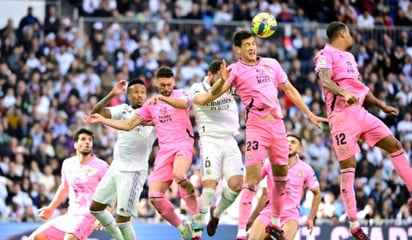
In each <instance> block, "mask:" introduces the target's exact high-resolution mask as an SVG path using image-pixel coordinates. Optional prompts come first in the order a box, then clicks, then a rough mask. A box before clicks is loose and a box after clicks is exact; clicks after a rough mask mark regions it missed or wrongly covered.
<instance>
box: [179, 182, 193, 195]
mask: <svg viewBox="0 0 412 240" xmlns="http://www.w3.org/2000/svg"><path fill="white" fill-rule="evenodd" d="M176 182H177V184H179V186H180V188H182V189H183V190H184V191H185V194H187V195H188V196H192V195H194V194H195V188H194V186H193V184H192V183H191V182H190V180H189V179H187V178H185V179H182V180H180V181H177V180H176ZM182 189H181V190H182Z"/></svg>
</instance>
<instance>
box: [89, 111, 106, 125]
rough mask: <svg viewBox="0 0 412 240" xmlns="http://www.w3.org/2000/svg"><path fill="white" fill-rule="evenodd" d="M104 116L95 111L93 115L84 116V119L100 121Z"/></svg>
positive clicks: (94, 121) (92, 121)
mask: <svg viewBox="0 0 412 240" xmlns="http://www.w3.org/2000/svg"><path fill="white" fill-rule="evenodd" d="M103 118H104V117H103V116H102V115H100V114H98V113H93V114H92V115H86V116H84V120H86V122H87V123H99V122H101V121H102V119H103Z"/></svg>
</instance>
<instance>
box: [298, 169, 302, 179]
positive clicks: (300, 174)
mask: <svg viewBox="0 0 412 240" xmlns="http://www.w3.org/2000/svg"><path fill="white" fill-rule="evenodd" d="M298 177H303V170H302V169H299V170H298Z"/></svg>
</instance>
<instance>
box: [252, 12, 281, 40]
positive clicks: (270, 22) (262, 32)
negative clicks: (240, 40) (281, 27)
mask: <svg viewBox="0 0 412 240" xmlns="http://www.w3.org/2000/svg"><path fill="white" fill-rule="evenodd" d="M277 26H278V22H277V21H276V18H275V17H274V16H273V15H272V14H269V13H266V12H261V13H259V14H257V15H256V16H254V17H253V19H252V32H253V33H254V34H255V35H256V36H257V37H260V38H268V37H270V36H272V35H273V34H274V33H275V32H276V30H277Z"/></svg>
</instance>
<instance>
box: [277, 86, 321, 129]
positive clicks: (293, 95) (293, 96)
mask: <svg viewBox="0 0 412 240" xmlns="http://www.w3.org/2000/svg"><path fill="white" fill-rule="evenodd" d="M279 88H280V89H281V90H282V91H283V92H284V93H285V94H286V95H287V96H288V97H289V99H290V100H292V102H293V103H294V104H295V105H296V106H297V107H298V108H299V109H300V110H301V111H302V112H304V113H305V114H306V116H308V117H309V119H310V121H311V122H312V123H313V124H315V125H316V126H317V127H318V128H321V127H322V126H321V122H327V121H328V120H327V119H326V118H323V117H318V116H316V115H315V114H313V113H312V112H311V111H310V110H309V108H308V106H306V104H305V102H304V101H303V99H302V96H301V95H300V93H299V92H298V90H296V88H295V87H294V86H293V85H292V84H291V83H290V82H289V81H286V82H285V83H284V84H281V85H279Z"/></svg>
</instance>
